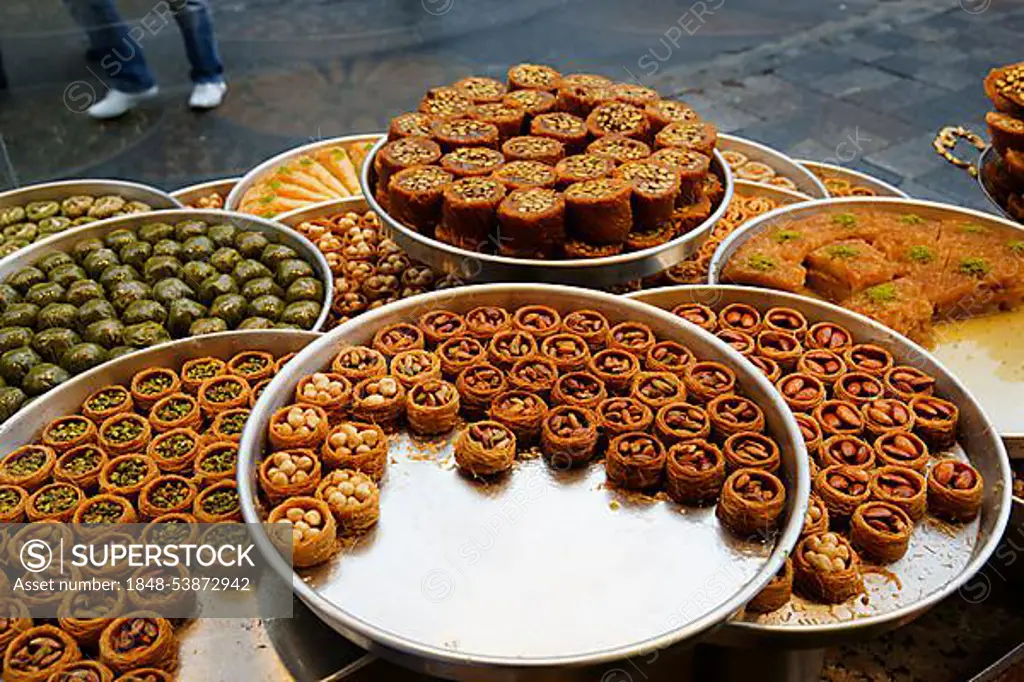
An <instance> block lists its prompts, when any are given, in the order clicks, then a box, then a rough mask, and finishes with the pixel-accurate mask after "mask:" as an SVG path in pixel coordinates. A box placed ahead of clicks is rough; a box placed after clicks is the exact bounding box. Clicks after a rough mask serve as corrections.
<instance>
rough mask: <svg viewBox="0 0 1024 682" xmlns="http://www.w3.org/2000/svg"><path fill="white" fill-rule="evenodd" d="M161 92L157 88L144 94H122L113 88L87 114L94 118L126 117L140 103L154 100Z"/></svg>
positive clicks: (145, 91)
mask: <svg viewBox="0 0 1024 682" xmlns="http://www.w3.org/2000/svg"><path fill="white" fill-rule="evenodd" d="M159 92H160V88H158V87H157V86H155V85H154V86H153V87H151V88H150V89H149V90H143V91H142V92H122V91H120V90H114V89H113V88H111V89H110V90H108V91H107V94H106V95H104V96H103V99H101V100H100V101H99V102H96V104H93V105H92V106H91V107H89V109H88V111H87V113H88V114H89V115H90V116H92V117H93V118H97V119H108V118H117V117H118V116H124V115H125V114H126V113H128V112H129V111H131V110H132V109H134V108H135V107H136V106H138V105H139V103H140V102H144V101H146V100H147V99H153V98H154V97H156V96H157V94H158V93H159Z"/></svg>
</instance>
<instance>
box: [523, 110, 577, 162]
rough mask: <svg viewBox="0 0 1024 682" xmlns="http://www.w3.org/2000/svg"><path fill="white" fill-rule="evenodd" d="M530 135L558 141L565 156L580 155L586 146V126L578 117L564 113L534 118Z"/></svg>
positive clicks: (540, 115) (554, 112) (557, 112)
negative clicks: (562, 147)
mask: <svg viewBox="0 0 1024 682" xmlns="http://www.w3.org/2000/svg"><path fill="white" fill-rule="evenodd" d="M530 134H531V135H536V136H537V137H550V138H551V139H553V140H558V141H559V142H561V143H562V145H563V146H564V147H565V153H566V154H567V155H572V154H580V153H582V152H583V150H584V149H585V148H586V146H587V124H586V123H585V122H584V121H583V119H582V118H580V117H579V116H573V115H572V114H569V113H566V112H564V111H553V112H551V113H549V114H539V115H538V116H534V117H533V120H532V121H530Z"/></svg>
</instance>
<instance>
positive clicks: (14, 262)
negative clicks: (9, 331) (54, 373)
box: [0, 208, 334, 331]
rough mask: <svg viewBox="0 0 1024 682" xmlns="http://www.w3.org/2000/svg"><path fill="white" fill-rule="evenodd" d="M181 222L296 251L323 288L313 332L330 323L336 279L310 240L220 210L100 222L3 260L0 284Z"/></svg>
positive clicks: (190, 210) (184, 210) (151, 214)
mask: <svg viewBox="0 0 1024 682" xmlns="http://www.w3.org/2000/svg"><path fill="white" fill-rule="evenodd" d="M179 220H205V221H207V222H209V223H225V222H228V223H231V224H232V225H234V226H235V227H237V228H239V229H243V230H254V231H258V232H263V233H265V234H269V235H273V236H274V238H275V239H276V240H278V241H280V243H282V244H285V245H287V246H290V247H292V248H293V249H295V251H296V252H297V253H299V255H301V256H302V257H303V258H304V259H305V260H306V261H307V262H308V263H309V264H310V265H312V266H313V270H314V271H315V272H316V276H317V278H318V279H319V280H320V281H321V282H323V284H324V300H323V301H322V304H323V310H321V311H320V317H318V318H317V320H316V324H315V325H313V330H314V331H316V330H319V329H321V328H322V327H323V325H324V323H325V322H327V316H328V314H329V313H330V311H331V301H332V300H333V299H334V276H333V275H332V274H331V269H330V267H328V265H327V259H326V258H324V255H323V254H322V253H321V252H320V249H318V248H316V247H315V246H313V244H312V243H311V242H310V241H309V240H308V239H306V238H305V237H303V236H302V235H300V234H299V233H298V232H295V231H294V230H291V229H287V228H285V227H282V226H281V225H278V224H276V223H274V222H273V221H271V220H266V219H264V218H257V217H256V216H251V215H245V214H242V213H232V212H229V211H221V210H217V209H196V208H182V209H175V210H170V211H151V212H148V213H136V214H134V215H129V216H122V217H120V218H111V219H110V220H102V221H97V222H95V223H89V224H88V225H82V226H81V227H76V228H73V229H70V230H66V231H64V232H60V233H58V234H55V235H53V236H52V237H48V238H46V239H43V240H42V241H38V242H36V243H35V244H32V245H31V246H28V247H25V248H24V249H22V250H20V251H18V252H17V253H15V254H14V255H12V256H8V257H7V258H4V259H3V260H0V282H2V281H5V280H6V279H7V278H8V277H10V276H11V275H12V274H13V273H14V272H16V271H17V270H19V269H20V268H23V267H25V266H26V265H32V264H33V263H35V262H36V261H38V260H39V259H40V258H42V257H43V256H45V255H46V254H48V253H52V252H54V251H68V250H69V249H71V248H72V247H73V246H74V245H75V244H77V243H78V242H80V241H82V240H83V239H91V238H94V237H100V238H102V237H104V236H106V235H107V234H109V233H110V232H113V231H114V230H121V229H125V228H131V229H135V228H138V227H141V226H143V225H148V224H150V223H167V222H170V223H173V222H177V221H179Z"/></svg>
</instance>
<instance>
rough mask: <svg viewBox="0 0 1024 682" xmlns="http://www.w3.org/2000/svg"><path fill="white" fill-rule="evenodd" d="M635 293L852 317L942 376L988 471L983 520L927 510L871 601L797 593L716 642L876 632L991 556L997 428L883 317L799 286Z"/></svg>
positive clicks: (810, 641)
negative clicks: (810, 294)
mask: <svg viewBox="0 0 1024 682" xmlns="http://www.w3.org/2000/svg"><path fill="white" fill-rule="evenodd" d="M629 297H630V298H633V299H636V300H638V301H643V302H645V303H649V304H651V305H655V306H658V307H659V308H666V309H671V308H673V307H675V306H677V305H679V304H681V303H685V302H690V301H695V302H699V303H704V304H706V305H709V306H711V307H713V308H718V307H721V306H725V305H728V304H730V303H733V302H737V301H742V302H745V303H749V304H751V305H753V306H755V307H759V308H762V309H764V308H767V307H771V306H777V305H779V306H788V307H791V308H794V309H796V310H798V311H800V312H801V313H803V314H804V315H805V316H806V317H807V319H808V321H809V322H811V323H812V324H813V323H814V322H818V321H822V320H829V321H832V322H837V323H839V324H842V325H844V326H845V327H847V328H848V329H849V330H850V331H851V332H852V333H853V334H854V335H855V336H856V338H857V339H858V340H859V341H864V342H869V343H877V344H879V345H882V346H884V347H885V348H887V349H888V350H889V351H890V352H891V353H892V354H893V355H894V356H895V358H896V360H897V362H900V363H905V364H910V365H914V366H916V367H919V368H920V369H922V370H924V371H925V372H928V373H929V374H931V375H932V376H934V377H935V378H936V379H937V390H938V391H939V393H941V394H942V395H944V396H946V397H948V398H949V399H950V400H952V401H953V402H954V403H956V404H957V406H958V407H959V408H960V434H959V437H960V444H961V445H962V446H963V449H958V452H957V453H956V454H957V455H958V456H959V457H961V458H963V457H964V456H965V455H964V452H963V450H966V452H967V455H968V456H969V458H970V460H971V462H972V463H973V464H974V465H975V466H976V467H977V468H978V470H979V471H981V474H982V476H983V477H984V479H985V499H984V502H983V507H982V513H981V515H980V517H979V519H978V520H976V521H974V522H973V523H971V524H967V525H964V526H961V527H954V526H951V525H948V524H940V523H939V522H937V521H934V520H932V519H931V518H930V517H928V519H927V521H925V522H922V523H919V524H918V525H917V528H916V529H915V532H914V536H913V538H912V540H911V543H910V549H909V551H908V552H907V555H906V556H905V557H904V558H903V559H901V560H900V561H898V562H896V563H894V564H891V565H890V566H887V567H886V568H887V569H888V570H890V571H892V573H893V574H895V575H896V576H897V577H898V578H899V581H900V582H901V583H902V588H901V589H896V588H895V587H894V584H893V582H892V580H891V578H889V577H887V576H886V575H885V574H882V573H871V574H868V575H867V576H865V584H866V586H867V588H868V594H869V598H870V600H869V604H867V605H863V604H860V603H855V604H853V605H852V606H851V605H849V604H844V605H843V606H842V607H838V608H837V607H824V606H818V605H814V604H810V603H804V602H802V601H799V600H794V603H796V604H797V605H798V609H799V610H798V609H794V608H792V607H784V608H783V609H780V611H777V612H775V613H773V614H768V615H765V616H759V617H753V616H751V617H749V619H747V620H733V621H731V622H730V623H729V624H728V625H727V626H726V627H724V628H722V629H721V630H719V631H717V632H716V633H715V641H716V642H717V643H726V644H734V645H740V646H758V645H760V646H784V647H792V648H811V647H823V646H831V645H834V644H839V643H843V642H846V641H849V639H850V638H852V637H854V636H871V635H875V634H878V633H880V632H883V631H885V630H887V629H891V628H895V627H899V626H900V625H903V624H905V623H907V622H909V621H911V620H913V619H914V618H916V617H917V616H920V615H921V614H922V613H924V612H925V611H926V610H928V609H929V608H931V607H932V606H934V605H935V604H937V603H938V602H939V601H941V600H942V599H944V598H945V597H947V596H949V595H951V594H953V593H954V592H956V591H957V590H958V589H959V588H960V587H961V586H962V585H963V584H964V583H966V582H967V581H968V580H969V579H970V578H971V577H972V576H973V575H974V574H975V573H976V572H977V571H978V570H980V569H981V568H982V566H983V565H984V564H985V562H986V561H987V560H988V558H989V556H991V554H992V552H993V551H994V550H995V549H996V547H997V545H998V544H999V541H1000V538H1001V537H1002V534H1003V530H1004V529H1005V528H1006V524H1007V521H1008V519H1009V516H1010V508H1011V493H1012V482H1011V475H1010V463H1009V460H1008V459H1007V456H1006V450H1005V449H1004V447H1003V444H1002V442H1001V441H1000V439H999V437H998V434H997V433H996V432H995V430H994V429H993V426H992V423H991V422H990V421H989V419H988V417H987V416H986V414H985V411H984V410H983V409H982V406H981V405H980V404H979V403H978V401H977V400H976V399H975V398H974V397H973V396H972V395H971V394H970V393H969V392H968V390H967V388H966V387H965V386H964V384H963V383H962V382H961V381H960V380H959V379H958V378H957V377H956V376H955V375H954V374H953V373H951V372H950V371H949V370H948V369H946V368H945V367H944V366H943V365H942V364H941V363H940V362H939V361H938V360H937V359H936V358H935V357H933V356H932V355H931V354H930V353H928V351H926V350H925V349H924V348H921V347H920V346H918V345H916V344H914V343H912V342H910V341H908V340H907V339H906V338H904V337H902V336H900V335H899V334H897V333H895V332H893V331H892V330H890V329H888V328H887V327H884V326H883V325H880V324H878V323H877V322H875V321H873V320H871V319H868V318H867V317H864V316H863V315H859V314H857V313H854V312H851V311H849V310H845V309H844V308H840V307H838V306H835V305H832V304H830V303H825V302H823V301H817V300H814V299H810V298H807V297H804V296H798V295H796V294H790V293H784V292H778V291H770V290H765V289H756V288H752V287H740V286H725V285H717V286H709V285H701V286H692V287H669V288H664V289H654V290H651V291H641V292H637V293H634V294H630V296H629Z"/></svg>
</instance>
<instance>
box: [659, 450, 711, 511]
mask: <svg viewBox="0 0 1024 682" xmlns="http://www.w3.org/2000/svg"><path fill="white" fill-rule="evenodd" d="M724 483H725V458H724V457H723V456H722V452H721V450H719V449H718V446H717V445H715V444H713V443H709V442H707V441H706V440H704V439H702V438H693V439H689V440H684V441H681V442H679V443H676V444H675V445H673V446H672V447H670V448H669V449H668V453H667V456H666V462H665V491H666V492H667V493H668V496H669V497H671V498H672V499H673V500H674V501H676V502H678V503H679V504H694V505H702V504H707V503H710V502H714V501H715V500H717V499H718V496H719V494H720V493H721V492H722V485H723V484H724Z"/></svg>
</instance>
